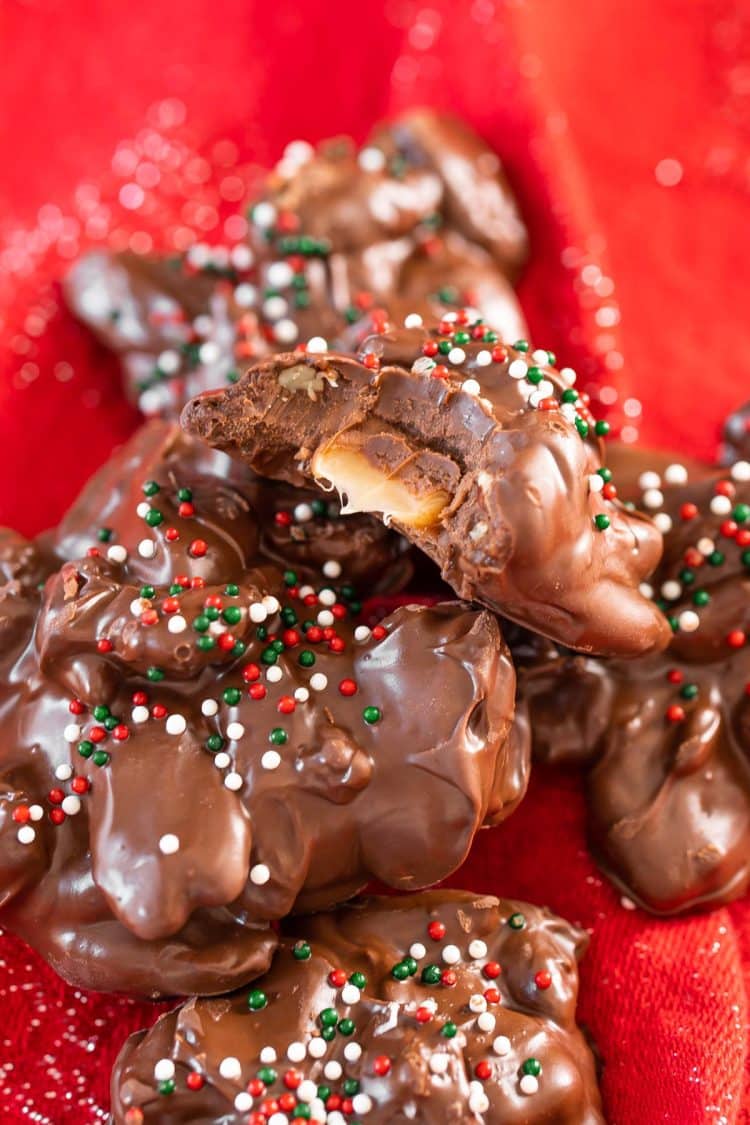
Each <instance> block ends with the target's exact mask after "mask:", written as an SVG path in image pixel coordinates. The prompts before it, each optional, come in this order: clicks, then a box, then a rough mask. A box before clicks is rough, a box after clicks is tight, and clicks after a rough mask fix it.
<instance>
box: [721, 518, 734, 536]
mask: <svg viewBox="0 0 750 1125" xmlns="http://www.w3.org/2000/svg"><path fill="white" fill-rule="evenodd" d="M719 531H720V532H721V534H722V535H724V536H725V537H726V538H727V539H734V537H735V535H736V534H737V532H738V531H739V527H738V526H737V524H736V523H735V522H734V520H724V522H723V523H722V525H721V527H720V528H719Z"/></svg>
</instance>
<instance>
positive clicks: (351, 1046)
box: [344, 1043, 362, 1062]
mask: <svg viewBox="0 0 750 1125" xmlns="http://www.w3.org/2000/svg"><path fill="white" fill-rule="evenodd" d="M361 1054H362V1048H361V1047H360V1045H359V1043H347V1045H346V1046H345V1047H344V1058H345V1059H346V1061H347V1062H357V1060H358V1059H359V1058H360V1056H361Z"/></svg>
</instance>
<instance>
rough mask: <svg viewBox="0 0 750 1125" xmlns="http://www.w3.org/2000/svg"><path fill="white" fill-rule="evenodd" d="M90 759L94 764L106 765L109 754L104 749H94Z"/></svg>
mask: <svg viewBox="0 0 750 1125" xmlns="http://www.w3.org/2000/svg"><path fill="white" fill-rule="evenodd" d="M91 760H92V762H93V763H94V765H95V766H106V764H107V762H108V761H109V754H108V753H107V751H106V750H96V751H95V752H94V756H93V757H92V759H91Z"/></svg>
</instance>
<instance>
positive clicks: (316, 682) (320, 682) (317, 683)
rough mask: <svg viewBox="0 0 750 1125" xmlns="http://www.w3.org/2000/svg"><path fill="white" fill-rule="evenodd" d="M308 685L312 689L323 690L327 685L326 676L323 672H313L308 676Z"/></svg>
mask: <svg viewBox="0 0 750 1125" xmlns="http://www.w3.org/2000/svg"><path fill="white" fill-rule="evenodd" d="M310 687H311V688H312V689H313V691H325V689H326V688H327V687H328V676H326V675H324V674H323V672H314V673H313V675H312V676H310Z"/></svg>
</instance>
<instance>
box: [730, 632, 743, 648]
mask: <svg viewBox="0 0 750 1125" xmlns="http://www.w3.org/2000/svg"><path fill="white" fill-rule="evenodd" d="M746 640H747V637H746V636H745V633H744V632H743V631H742V629H732V631H731V633H728V634H727V644H728V645H729V647H730V648H742V646H743V645H744V643H745V641H746Z"/></svg>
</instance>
